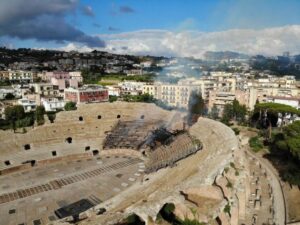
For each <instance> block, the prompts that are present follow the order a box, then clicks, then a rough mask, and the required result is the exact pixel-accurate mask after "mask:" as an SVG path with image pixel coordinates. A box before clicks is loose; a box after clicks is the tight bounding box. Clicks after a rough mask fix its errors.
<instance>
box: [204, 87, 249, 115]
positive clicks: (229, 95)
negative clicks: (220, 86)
mask: <svg viewBox="0 0 300 225" xmlns="http://www.w3.org/2000/svg"><path fill="white" fill-rule="evenodd" d="M235 99H236V100H237V101H238V102H239V103H240V104H241V105H245V106H246V107H249V93H248V91H241V90H235V91H231V92H225V91H221V90H214V91H210V94H209V101H208V111H211V109H212V108H213V107H216V108H217V109H218V112H219V115H221V114H222V112H223V110H224V106H225V105H226V104H231V103H232V102H233V101H234V100H235Z"/></svg>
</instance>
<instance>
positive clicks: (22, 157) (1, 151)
mask: <svg viewBox="0 0 300 225" xmlns="http://www.w3.org/2000/svg"><path fill="white" fill-rule="evenodd" d="M174 114H175V112H170V111H166V110H163V109H161V108H159V107H157V106H155V105H154V104H146V103H123V102H116V103H100V104H82V105H79V106H78V109H77V110H75V111H69V112H60V113H58V114H57V116H56V119H55V121H54V123H47V124H45V125H43V126H39V127H35V128H34V129H32V130H30V131H28V132H27V133H25V134H20V133H13V132H12V131H0V143H1V144H0V171H1V170H6V169H9V168H13V167H16V166H20V165H22V162H24V161H27V160H36V161H40V160H48V159H53V158H54V157H65V156H68V155H74V154H82V153H85V152H87V151H93V150H101V149H102V145H103V141H104V139H105V137H106V135H107V132H109V131H110V130H111V129H112V127H113V126H114V125H115V124H116V123H117V122H118V121H119V120H136V119H140V118H141V116H142V115H143V121H145V122H146V121H151V120H157V118H159V119H160V120H164V121H166V122H168V121H170V120H171V119H172V117H173V116H174ZM67 138H72V143H68V142H67V141H66V139H67ZM25 145H30V149H28V150H25V148H24V146H25ZM86 148H88V149H89V150H87V149H86ZM53 151H55V152H56V155H55V156H53V155H52V152H53ZM6 161H9V164H10V165H7V163H5V162H6Z"/></svg>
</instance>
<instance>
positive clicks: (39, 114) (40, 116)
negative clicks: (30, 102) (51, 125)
mask: <svg viewBox="0 0 300 225" xmlns="http://www.w3.org/2000/svg"><path fill="white" fill-rule="evenodd" d="M44 114H45V108H44V106H37V107H36V110H35V119H36V122H37V124H38V125H42V124H44V123H45V119H44Z"/></svg>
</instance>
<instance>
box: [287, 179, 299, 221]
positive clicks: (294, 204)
mask: <svg viewBox="0 0 300 225" xmlns="http://www.w3.org/2000/svg"><path fill="white" fill-rule="evenodd" d="M283 190H284V193H285V197H286V198H287V203H288V222H296V221H300V189H299V188H298V187H297V186H295V185H294V186H292V187H291V186H290V185H289V184H287V183H284V186H283Z"/></svg>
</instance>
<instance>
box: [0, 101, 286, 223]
mask: <svg viewBox="0 0 300 225" xmlns="http://www.w3.org/2000/svg"><path fill="white" fill-rule="evenodd" d="M183 118H184V115H183V114H182V113H179V112H175V111H166V110H163V109H161V108H158V107H157V106H155V105H154V104H144V103H121V102H116V103H103V104H86V105H80V106H79V107H78V109H77V110H76V111H70V112H60V113H59V114H57V118H56V119H55V121H54V123H50V122H47V123H46V124H45V125H43V126H39V127H35V128H34V129H32V130H30V131H28V132H27V133H25V134H21V133H13V132H12V131H1V135H0V143H1V146H0V153H1V155H0V218H1V219H0V225H15V224H34V225H38V224H70V223H74V222H76V223H79V224H95V225H96V224H126V222H124V221H126V218H127V217H128V216H130V215H137V216H138V217H139V218H140V219H141V220H142V221H144V223H145V224H158V220H157V219H158V218H157V216H158V214H159V211H160V210H161V209H162V207H163V206H164V205H165V204H166V203H173V204H174V205H175V210H174V214H175V215H176V217H178V218H180V219H181V220H185V219H186V218H188V219H191V220H194V219H195V220H197V221H199V222H204V223H205V224H219V225H220V224H232V225H238V224H279V225H281V224H284V222H285V221H284V215H285V212H284V206H283V208H280V207H281V206H282V205H283V202H282V198H281V197H280V195H279V194H278V193H277V189H278V188H277V187H276V185H278V184H276V182H273V180H272V175H271V174H269V171H268V169H265V168H263V166H262V165H261V164H260V162H259V161H256V159H255V158H254V157H252V156H251V155H248V154H246V153H245V151H244V150H243V149H242V147H241V146H242V143H241V142H240V141H239V140H238V138H237V137H236V136H235V134H234V132H233V131H232V130H231V128H229V127H227V126H225V125H223V124H221V123H219V122H216V121H213V120H210V119H205V118H199V119H198V121H197V122H196V123H195V124H194V125H193V126H191V127H186V126H185V123H184V119H183Z"/></svg>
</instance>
